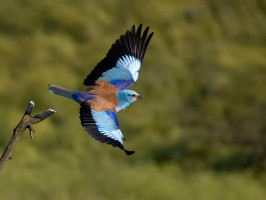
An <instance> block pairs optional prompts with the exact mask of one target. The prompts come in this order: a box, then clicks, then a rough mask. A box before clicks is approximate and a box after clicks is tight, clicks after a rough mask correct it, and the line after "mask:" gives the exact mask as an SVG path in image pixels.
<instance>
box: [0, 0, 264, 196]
mask: <svg viewBox="0 0 266 200" xmlns="http://www.w3.org/2000/svg"><path fill="white" fill-rule="evenodd" d="M0 5H1V6H0V76H1V78H0V115H1V116H2V118H1V120H0V126H1V130H0V150H1V151H3V150H4V147H5V146H6V144H7V142H8V140H9V138H10V137H11V136H10V134H11V133H12V130H13V128H14V127H15V126H16V125H17V123H18V122H19V120H20V118H21V117H22V115H23V113H24V111H25V109H26V107H27V104H28V102H29V100H33V101H34V102H35V104H36V109H35V110H34V112H36V113H38V112H42V111H43V110H45V109H47V108H49V107H51V108H53V109H55V110H56V111H57V113H56V114H55V115H53V116H52V117H50V118H49V119H47V120H45V121H44V122H43V123H41V124H38V125H37V126H36V127H35V129H36V131H37V133H36V136H35V137H34V140H33V141H31V140H29V138H28V137H27V136H26V133H25V135H24V137H22V138H21V139H20V141H19V144H18V146H17V147H16V149H15V152H14V155H13V156H14V160H12V161H9V162H8V163H7V165H6V166H5V168H4V170H3V172H1V174H0V193H1V196H2V197H5V199H18V198H20V199H96V200H97V199H204V200H205V199H229V200H230V199H241V200H244V199H265V197H266V193H265V188H264V187H263V185H265V173H264V170H265V169H266V123H265V122H266V115H265V113H266V101H265V99H266V90H265V85H266V79H265V75H266V68H265V66H266V58H265V52H266V45H265V44H266V26H265V24H266V16H265V14H266V5H265V2H264V1H263V0H254V1H250V0H243V1H241V2H240V1H237V0H230V1H229V0H202V1H196V0H186V1H185V0H178V1H175V0H164V1H162V0H153V1H151V0H147V1H140V0H136V1H132V2H129V1H123V0H117V1H110V0H97V1H96V0H88V1H85V0H80V1H70V0H58V1H52V0H45V1H34V0H21V1H16V0H0ZM139 23H143V25H144V26H147V25H149V26H150V28H151V31H154V32H155V34H154V37H153V38H152V40H151V43H150V46H149V48H148V50H147V53H146V56H145V59H144V62H143V65H142V68H141V75H140V77H139V80H138V82H137V83H136V84H135V85H134V86H133V87H132V89H134V90H136V91H137V92H139V93H140V94H143V95H144V96H145V99H144V100H142V101H138V102H136V103H135V104H134V105H132V106H130V107H129V108H128V109H127V110H126V111H124V112H121V113H119V116H118V117H119V123H120V127H121V129H122V132H123V134H124V136H125V137H126V138H127V142H125V146H126V148H127V149H130V150H131V149H132V150H136V154H135V155H134V156H132V157H126V156H125V155H124V153H123V152H121V151H120V150H119V149H117V148H116V149H114V148H112V147H110V146H107V145H103V144H101V143H99V142H96V141H95V140H93V139H92V138H91V137H89V136H88V135H87V134H86V132H85V131H84V130H83V128H82V127H81V125H80V122H79V118H78V110H79V106H78V105H77V104H75V103H74V102H71V101H69V100H67V99H63V98H60V97H58V96H55V95H52V94H50V93H49V92H48V91H47V85H48V84H55V85H59V86H62V87H66V88H69V89H73V90H80V91H82V90H84V87H83V85H82V82H83V80H84V78H85V77H86V76H87V74H88V73H89V72H90V71H91V70H92V69H93V67H94V66H95V65H96V64H97V62H98V61H99V60H100V59H102V58H103V56H104V55H105V54H106V53H107V50H108V48H109V47H110V45H111V44H112V43H113V42H114V40H115V39H117V38H118V37H119V36H120V34H122V33H123V32H125V30H127V29H129V28H131V26H132V25H133V24H136V25H138V24H139ZM254 172H255V173H254ZM258 177H260V178H258Z"/></svg>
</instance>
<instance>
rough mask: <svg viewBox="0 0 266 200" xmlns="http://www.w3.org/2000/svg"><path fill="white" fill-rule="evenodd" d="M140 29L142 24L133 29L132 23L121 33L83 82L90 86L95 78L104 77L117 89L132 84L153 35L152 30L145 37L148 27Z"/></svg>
mask: <svg viewBox="0 0 266 200" xmlns="http://www.w3.org/2000/svg"><path fill="white" fill-rule="evenodd" d="M141 29H142V25H139V27H138V29H137V31H135V26H134V25H133V27H132V29H131V30H130V31H127V32H126V33H125V34H124V35H121V36H120V38H119V39H118V40H116V42H115V43H114V44H113V45H112V47H111V48H110V49H109V51H108V53H107V55H106V57H105V58H104V59H103V60H101V61H100V62H99V63H98V64H97V66H96V67H95V68H94V69H93V70H92V72H91V73H90V74H89V75H88V76H87V78H86V79H85V80H84V82H83V84H84V85H86V86H91V85H95V82H96V81H97V80H99V79H105V80H107V81H108V83H111V84H113V85H114V86H115V87H116V88H117V89H118V90H124V89H126V88H128V87H130V86H131V85H133V84H134V83H135V82H136V81H137V79H138V76H139V69H140V66H141V62H142V60H143V58H144V55H145V52H146V49H147V47H148V44H149V42H150V40H151V37H152V35H153V32H152V33H151V34H150V35H149V36H148V37H147V35H148V31H149V27H147V28H146V29H145V30H144V32H143V34H142V33H141ZM141 34H142V35H141Z"/></svg>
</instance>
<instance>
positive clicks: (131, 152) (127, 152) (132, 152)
mask: <svg viewBox="0 0 266 200" xmlns="http://www.w3.org/2000/svg"><path fill="white" fill-rule="evenodd" d="M123 150H124V151H125V153H126V154H127V155H128V156H130V155H132V154H134V153H135V151H127V150H125V149H123Z"/></svg>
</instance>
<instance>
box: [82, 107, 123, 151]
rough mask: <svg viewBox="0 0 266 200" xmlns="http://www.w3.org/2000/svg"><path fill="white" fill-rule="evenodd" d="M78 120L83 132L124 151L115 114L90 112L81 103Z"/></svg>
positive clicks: (89, 109) (121, 135)
mask: <svg viewBox="0 0 266 200" xmlns="http://www.w3.org/2000/svg"><path fill="white" fill-rule="evenodd" d="M80 105H81V108H80V119H81V124H82V126H83V127H84V128H85V130H86V131H87V132H88V133H89V134H90V135H91V136H92V137H93V138H95V139H96V140H99V141H100V142H104V143H107V144H110V145H112V146H114V147H116V146H118V147H119V148H120V149H123V150H124V147H123V142H122V138H123V134H122V132H121V130H120V128H119V125H118V120H117V115H116V113H115V112H111V111H102V112H96V111H93V110H91V108H90V106H89V105H88V104H86V103H81V104H80Z"/></svg>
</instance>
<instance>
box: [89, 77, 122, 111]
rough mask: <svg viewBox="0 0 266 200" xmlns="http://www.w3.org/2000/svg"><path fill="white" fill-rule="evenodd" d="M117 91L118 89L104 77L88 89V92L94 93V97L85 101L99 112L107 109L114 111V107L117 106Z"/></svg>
mask: <svg viewBox="0 0 266 200" xmlns="http://www.w3.org/2000/svg"><path fill="white" fill-rule="evenodd" d="M118 92H119V91H118V89H117V88H116V87H115V86H114V85H112V84H110V83H108V82H107V81H106V80H105V79H100V80H98V81H96V85H95V86H92V87H90V88H89V91H88V93H89V94H93V95H96V97H95V98H94V99H92V100H89V101H87V102H88V103H89V104H90V107H91V109H92V110H94V111H97V112H101V111H106V110H109V111H112V112H115V111H116V110H115V107H118V105H117V99H116V94H117V93H118Z"/></svg>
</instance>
